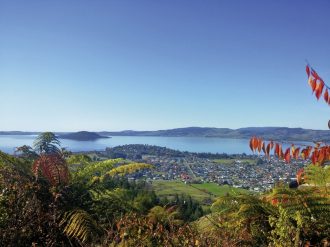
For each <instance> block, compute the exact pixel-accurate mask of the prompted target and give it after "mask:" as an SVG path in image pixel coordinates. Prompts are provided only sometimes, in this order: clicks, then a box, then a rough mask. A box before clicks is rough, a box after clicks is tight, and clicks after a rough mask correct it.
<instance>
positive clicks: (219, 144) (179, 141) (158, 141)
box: [0, 135, 251, 154]
mask: <svg viewBox="0 0 330 247" xmlns="http://www.w3.org/2000/svg"><path fill="white" fill-rule="evenodd" d="M35 138H36V136H35V135H0V150H1V151H3V152H6V153H13V152H14V150H15V147H18V146H22V145H30V146H32V143H33V141H34V139H35ZM61 143H62V147H65V148H67V149H68V150H70V151H73V152H76V151H103V150H105V148H106V147H115V146H119V145H125V144H149V145H156V146H161V147H167V148H171V149H175V150H180V151H189V152H210V153H228V154H237V153H246V154H251V150H250V148H249V140H247V139H226V138H207V137H158V136H157V137H156V136H152V137H149V136H148V137H147V136H113V137H112V138H107V139H99V140H96V141H73V140H61Z"/></svg>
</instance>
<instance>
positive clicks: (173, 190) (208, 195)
mask: <svg viewBox="0 0 330 247" xmlns="http://www.w3.org/2000/svg"><path fill="white" fill-rule="evenodd" d="M152 186H153V188H154V190H155V192H156V194H157V195H158V196H160V197H163V196H166V197H173V196H174V195H175V194H188V195H190V196H191V197H192V198H194V199H195V200H197V201H199V202H201V203H202V204H205V203H206V202H207V201H210V200H212V201H214V200H215V199H216V198H217V197H218V196H222V195H225V194H226V193H229V194H234V193H248V192H247V190H244V189H238V188H233V187H231V186H228V185H223V186H219V185H217V184H215V183H204V184H191V185H189V184H185V183H183V182H181V181H168V180H155V181H153V182H152Z"/></svg>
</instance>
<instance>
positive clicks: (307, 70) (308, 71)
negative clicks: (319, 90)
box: [306, 65, 311, 77]
mask: <svg viewBox="0 0 330 247" xmlns="http://www.w3.org/2000/svg"><path fill="white" fill-rule="evenodd" d="M306 73H307V77H309V76H310V74H311V71H310V69H309V65H306Z"/></svg>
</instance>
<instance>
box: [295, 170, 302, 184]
mask: <svg viewBox="0 0 330 247" xmlns="http://www.w3.org/2000/svg"><path fill="white" fill-rule="evenodd" d="M303 175H304V168H301V169H299V170H298V172H297V174H296V176H297V182H298V184H302V183H303Z"/></svg>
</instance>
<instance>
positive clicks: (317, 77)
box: [311, 69, 320, 79]
mask: <svg viewBox="0 0 330 247" xmlns="http://www.w3.org/2000/svg"><path fill="white" fill-rule="evenodd" d="M311 73H312V76H313V77H314V78H315V79H320V77H319V75H318V74H317V73H316V71H315V70H313V69H312V71H311Z"/></svg>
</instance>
